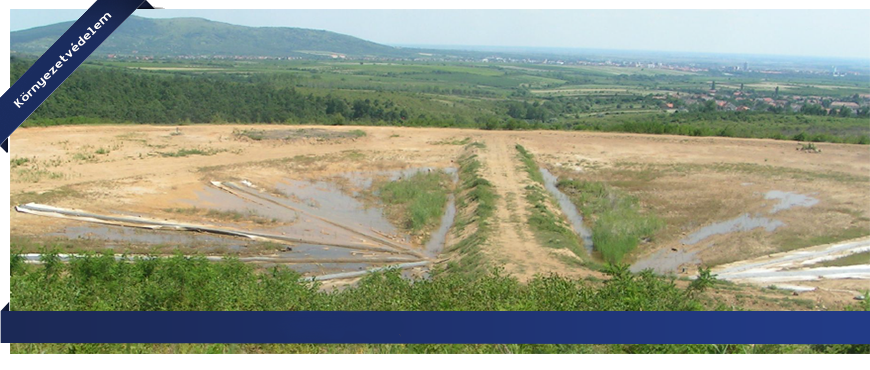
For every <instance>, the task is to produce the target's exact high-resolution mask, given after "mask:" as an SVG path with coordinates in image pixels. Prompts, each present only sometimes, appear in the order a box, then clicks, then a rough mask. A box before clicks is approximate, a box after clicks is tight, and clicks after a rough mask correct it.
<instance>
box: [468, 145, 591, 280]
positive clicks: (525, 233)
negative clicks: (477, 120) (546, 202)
mask: <svg viewBox="0 0 870 370" xmlns="http://www.w3.org/2000/svg"><path fill="white" fill-rule="evenodd" d="M509 141H510V138H509V137H507V136H505V135H492V136H490V137H487V138H486V139H485V142H486V146H487V149H486V150H483V151H481V152H480V154H479V156H480V159H481V162H482V163H483V165H484V166H483V170H482V174H483V177H484V178H485V179H487V180H489V181H490V182H491V183H492V185H493V189H494V191H495V192H496V194H498V199H497V200H496V210H495V219H496V220H495V224H494V226H495V230H494V232H493V233H492V238H491V239H490V240H489V242H488V243H487V245H486V246H485V247H484V250H485V251H486V253H487V254H488V255H489V256H490V257H491V259H492V260H493V262H495V263H496V264H502V265H504V267H505V270H506V272H508V273H511V274H513V275H514V276H516V277H517V278H519V279H520V280H523V281H526V280H529V279H530V278H532V277H533V276H534V275H535V274H549V273H551V272H553V273H557V274H560V275H567V276H578V275H584V276H585V275H588V274H589V273H591V271H590V270H586V269H582V268H577V267H571V266H567V265H566V264H565V263H563V262H562V261H560V260H559V259H558V258H557V256H556V254H557V253H559V252H557V251H556V250H554V249H549V248H546V247H544V246H542V245H540V244H538V242H537V241H536V240H535V235H534V233H533V232H532V230H531V229H530V228H529V223H528V217H529V211H528V209H529V207H530V204H529V202H528V201H527V200H526V197H525V192H526V191H525V187H526V185H528V184H529V183H531V179H530V178H529V176H528V174H527V173H525V172H524V171H522V170H520V168H519V166H520V162H519V159H518V158H517V152H516V149H514V144H513V143H512V142H509Z"/></svg>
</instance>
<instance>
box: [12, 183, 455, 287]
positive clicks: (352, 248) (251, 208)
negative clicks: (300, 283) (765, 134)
mask: <svg viewBox="0 0 870 370" xmlns="http://www.w3.org/2000/svg"><path fill="white" fill-rule="evenodd" d="M435 170H436V169H432V168H412V169H406V170H400V171H378V172H375V173H368V175H369V177H368V178H366V176H365V173H363V172H353V173H345V174H341V175H337V176H335V177H333V179H335V178H338V182H329V181H324V180H311V181H300V180H293V179H285V180H283V181H280V182H279V183H277V184H275V185H274V186H273V187H272V188H270V189H269V190H268V191H266V189H265V188H263V187H260V186H257V185H255V184H252V183H250V182H248V181H241V182H239V183H234V182H226V183H222V182H212V183H211V185H212V186H209V187H206V188H204V189H203V190H201V191H197V192H196V197H195V198H194V199H186V200H181V202H184V203H187V204H189V205H191V206H193V207H195V208H194V209H193V210H192V211H191V212H188V211H187V210H186V209H183V210H178V211H177V212H178V216H177V218H188V219H191V218H193V219H196V218H199V219H197V220H195V221H193V222H194V223H185V222H181V221H177V220H165V219H155V218H150V217H148V216H147V215H143V216H114V215H101V214H95V213H87V212H79V211H75V210H64V209H58V208H53V207H50V206H40V205H32V206H28V207H29V208H22V209H24V210H25V211H28V212H48V213H55V214H58V215H63V216H66V217H77V218H82V219H83V220H84V221H89V220H88V219H87V218H88V217H90V218H95V219H97V220H99V221H97V222H103V223H109V225H108V226H91V225H87V226H76V227H68V228H66V229H65V230H64V231H63V232H62V233H58V234H56V235H58V236H65V237H67V238H93V239H100V240H105V241H108V242H111V243H115V242H117V243H118V244H119V245H120V243H123V242H128V243H141V244H148V245H179V246H181V245H183V246H189V247H195V248H198V249H199V250H201V251H202V252H219V251H220V250H222V249H223V250H226V249H230V250H234V251H240V250H243V249H245V248H246V247H247V246H250V245H251V243H253V241H251V240H250V239H248V238H253V239H255V240H260V241H265V242H268V243H274V244H275V246H274V247H275V248H274V252H268V250H269V249H268V246H267V249H266V250H265V251H266V252H267V253H270V255H268V256H267V255H262V256H250V257H242V258H240V260H243V261H249V262H254V263H260V264H286V265H287V266H288V267H290V268H293V269H294V270H297V271H299V272H302V273H326V272H348V271H359V270H366V269H369V268H372V267H378V266H384V265H391V264H395V263H403V264H409V263H410V264H412V265H413V264H418V265H415V266H408V267H411V268H417V267H418V266H425V264H426V263H428V262H427V261H426V260H428V259H430V258H435V257H437V255H438V254H439V253H440V251H441V250H442V249H443V248H444V244H445V241H446V239H447V236H448V234H449V231H450V229H451V227H452V226H453V222H454V219H455V217H456V205H455V198H454V196H453V194H450V195H449V196H448V204H447V205H446V209H445V213H444V215H443V216H442V218H441V225H440V226H439V227H438V228H437V229H436V230H434V231H433V232H432V234H431V236H430V238H429V241H428V242H427V243H426V244H425V245H423V246H419V245H413V244H412V241H411V238H410V235H408V234H406V233H404V232H402V231H401V230H399V229H398V228H396V227H395V226H394V225H393V224H392V223H390V222H389V220H387V218H386V217H385V216H384V211H383V210H382V209H381V208H380V207H372V206H370V205H368V204H369V203H365V202H363V201H362V200H360V199H359V198H358V195H359V193H358V190H359V189H360V188H362V189H370V188H371V187H372V185H373V184H374V180H373V179H372V177H371V176H378V177H380V178H385V179H389V180H390V181H395V180H398V179H401V178H405V177H409V176H412V175H413V174H415V173H418V172H423V171H426V172H431V171H435ZM444 172H446V173H448V174H451V175H452V178H453V180H454V182H456V181H457V173H456V169H455V168H448V169H446V170H445V171H444ZM342 180H344V181H342ZM339 183H340V184H341V185H344V187H342V186H341V185H340V184H339ZM348 183H350V184H351V185H352V186H356V188H355V189H350V188H348V187H347V184H348ZM196 208H199V209H201V210H209V212H201V211H198V210H197V209H196ZM19 211H21V210H19ZM212 211H221V212H212ZM174 212H176V211H174ZM116 214H117V213H116ZM182 215H187V216H186V217H182ZM170 218H172V219H176V217H173V216H170ZM115 222H117V223H118V224H113V223H115ZM124 223H128V224H132V225H142V227H145V228H152V227H153V228H155V229H151V230H149V229H139V228H134V227H130V226H131V225H124ZM159 228H163V229H162V230H157V229H159ZM173 230H183V231H186V232H178V231H173ZM190 231H199V233H191V232H190ZM202 232H205V233H206V234H203V233H202ZM219 234H223V235H228V236H227V237H221V236H217V235H219ZM229 235H231V236H229ZM110 248H111V246H110ZM279 250H280V251H279ZM271 253H275V254H271ZM212 257H213V258H219V257H215V256H212ZM212 257H210V258H212ZM419 263H422V265H419ZM423 270H424V274H425V267H423ZM406 273H410V272H407V271H406Z"/></svg>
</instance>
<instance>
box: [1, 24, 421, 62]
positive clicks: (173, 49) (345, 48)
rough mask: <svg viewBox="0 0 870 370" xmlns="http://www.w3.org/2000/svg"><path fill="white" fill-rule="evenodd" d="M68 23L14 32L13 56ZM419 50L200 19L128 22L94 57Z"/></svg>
mask: <svg viewBox="0 0 870 370" xmlns="http://www.w3.org/2000/svg"><path fill="white" fill-rule="evenodd" d="M72 24H73V22H63V23H56V24H52V25H48V26H43V27H36V28H31V29H27V30H21V31H15V32H12V34H11V49H12V51H13V52H18V53H24V54H34V55H42V53H44V52H45V51H46V50H48V48H49V46H51V44H52V43H53V42H54V41H56V40H57V39H58V38H59V37H60V35H62V34H63V32H65V31H66V30H67V29H69V28H70V26H72ZM418 52H419V50H414V49H404V48H397V47H392V46H387V45H381V44H377V43H374V42H370V41H366V40H362V39H359V38H356V37H352V36H348V35H342V34H339V33H335V32H329V31H319V30H311V29H303V28H290V27H246V26H237V25H232V24H228V23H221V22H214V21H210V20H206V19H202V18H170V19H152V18H143V17H137V16H131V17H130V18H129V19H127V20H126V21H125V22H124V23H123V24H122V25H121V26H120V27H119V28H118V30H117V31H115V33H113V34H112V36H111V37H109V39H108V40H106V42H104V43H103V45H101V46H100V48H99V49H97V51H96V52H95V53H94V56H100V55H103V56H105V55H106V54H119V55H131V54H134V53H135V54H138V55H147V56H180V55H197V56H199V55H207V56H215V55H224V56H269V57H288V56H294V57H300V56H307V57H315V58H316V57H329V56H330V55H331V54H341V55H346V56H348V57H355V58H361V57H380V58H402V57H413V56H419V55H418V54H417V53H418Z"/></svg>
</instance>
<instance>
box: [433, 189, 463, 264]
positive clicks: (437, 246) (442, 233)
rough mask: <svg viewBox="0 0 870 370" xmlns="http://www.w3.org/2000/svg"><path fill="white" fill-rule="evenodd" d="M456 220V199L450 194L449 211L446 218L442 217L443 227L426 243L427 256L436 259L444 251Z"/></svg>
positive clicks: (446, 211) (448, 200)
mask: <svg viewBox="0 0 870 370" xmlns="http://www.w3.org/2000/svg"><path fill="white" fill-rule="evenodd" d="M455 219H456V198H455V197H454V196H453V194H450V195H449V196H448V198H447V209H445V210H444V216H441V225H440V226H438V230H435V231H434V232H433V233H432V235H430V236H429V241H428V242H427V243H426V254H427V255H429V256H430V257H436V256H438V254H439V253H441V251H442V250H443V249H444V244H445V243H446V242H447V234H448V233H449V232H450V228H452V227H453V221H454V220H455Z"/></svg>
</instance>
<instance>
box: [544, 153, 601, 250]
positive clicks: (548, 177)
mask: <svg viewBox="0 0 870 370" xmlns="http://www.w3.org/2000/svg"><path fill="white" fill-rule="evenodd" d="M540 171H541V175H543V177H544V187H545V188H547V191H549V192H550V194H553V196H554V197H555V198H556V201H557V202H558V203H559V208H561V209H562V213H563V214H564V215H565V217H567V218H568V221H569V222H570V223H571V227H572V228H573V229H574V232H575V233H577V235H580V237H581V238H582V239H583V246H584V247H585V248H586V251H587V252H588V253H589V255H592V231H591V230H589V228H587V227H586V226H585V225H583V216H582V215H580V212H579V211H578V210H577V206H575V205H574V203H573V202H571V198H569V197H568V196H567V195H565V193H563V192H562V191H561V190H559V188H558V187H556V184H558V183H559V178H557V177H556V176H555V175H553V174H552V173H550V171H548V170H547V169H546V168H543V167H541V168H540Z"/></svg>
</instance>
